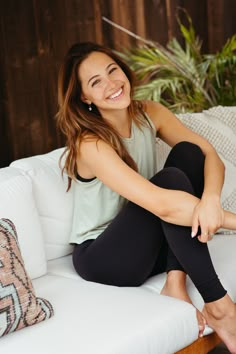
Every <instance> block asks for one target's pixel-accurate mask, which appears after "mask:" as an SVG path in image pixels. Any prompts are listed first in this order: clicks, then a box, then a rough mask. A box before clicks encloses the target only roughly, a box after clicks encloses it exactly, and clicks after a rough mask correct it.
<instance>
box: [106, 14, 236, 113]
mask: <svg viewBox="0 0 236 354" xmlns="http://www.w3.org/2000/svg"><path fill="white" fill-rule="evenodd" d="M185 14H186V18H187V26H184V25H183V23H182V22H181V21H180V19H179V17H177V19H178V23H179V27H180V31H181V34H182V36H183V40H184V45H183V46H182V45H181V44H180V43H179V41H178V40H177V39H176V38H173V39H172V40H170V41H169V43H168V44H167V46H166V47H163V46H162V45H160V44H159V43H156V42H153V41H149V40H146V39H144V38H141V37H139V36H137V35H135V34H132V33H131V32H129V31H128V33H129V35H134V36H135V37H136V39H139V40H140V43H141V44H140V45H137V46H136V47H133V48H130V49H125V50H123V51H122V52H119V53H118V54H119V55H121V56H122V58H123V59H124V60H125V61H126V62H127V63H128V65H129V66H130V67H131V68H132V69H133V70H134V72H135V73H136V76H137V79H138V84H137V87H136V91H135V97H136V98H137V99H150V100H154V101H158V102H161V103H163V104H164V105H165V106H167V107H168V108H169V109H170V110H172V111H174V112H175V113H184V112H186V111H188V112H198V111H202V110H203V109H208V108H209V107H212V106H216V105H223V106H231V105H235V104H236V65H235V64H236V35H234V36H232V37H231V38H229V39H228V40H227V42H226V43H225V45H224V46H223V48H222V49H221V50H220V51H219V52H218V53H216V54H202V52H201V44H202V43H201V41H200V39H199V37H198V36H197V35H196V34H195V30H194V27H193V24H192V20H191V18H190V16H189V15H188V14H187V13H186V12H185ZM113 24H114V23H113ZM119 28H120V29H121V30H125V29H124V28H122V27H120V26H119ZM126 32H127V31H126Z"/></svg>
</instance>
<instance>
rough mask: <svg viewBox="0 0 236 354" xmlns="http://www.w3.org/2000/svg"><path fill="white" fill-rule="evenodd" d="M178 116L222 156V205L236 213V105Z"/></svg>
mask: <svg viewBox="0 0 236 354" xmlns="http://www.w3.org/2000/svg"><path fill="white" fill-rule="evenodd" d="M178 118H179V119H180V120H181V121H182V123H184V124H185V125H186V126H187V127H188V128H190V129H191V130H193V131H194V132H196V133H198V134H199V135H201V136H203V137H204V138H206V139H207V140H208V141H209V142H210V143H211V144H212V145H213V146H214V148H215V149H216V151H217V152H218V154H219V156H220V157H221V158H222V160H223V162H224V164H225V167H226V171H225V183H224V187H223V190H222V198H221V201H222V206H223V208H224V209H225V210H230V211H232V212H234V213H236V184H235V176H236V107H222V106H217V107H213V108H211V109H208V110H206V111H203V112H201V113H187V114H179V115H178Z"/></svg>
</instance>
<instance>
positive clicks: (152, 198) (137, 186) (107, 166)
mask: <svg viewBox="0 0 236 354" xmlns="http://www.w3.org/2000/svg"><path fill="white" fill-rule="evenodd" d="M80 159H81V160H82V161H83V164H84V165H86V168H87V171H89V174H90V176H96V177H97V178H98V179H100V180H101V181H102V182H103V183H104V184H105V185H107V186H108V187H109V188H111V189H112V190H114V191H115V192H117V193H118V194H120V195H122V196H123V197H124V198H126V199H128V200H130V201H132V202H134V203H136V204H138V205H140V206H141V207H143V208H145V209H147V210H149V211H150V212H152V213H153V214H155V215H157V216H159V217H160V218H161V219H163V220H165V221H167V222H169V223H173V224H177V225H183V226H191V224H192V218H193V213H194V209H195V207H196V205H197V204H198V203H199V199H198V198H196V197H194V196H192V195H191V194H188V193H186V192H182V191H176V190H168V189H164V188H160V187H157V186H155V185H154V184H153V183H151V182H150V181H148V180H147V179H145V178H144V177H142V176H141V175H139V174H138V173H137V172H135V171H134V170H132V169H131V168H130V167H129V166H127V164H126V163H125V162H123V161H122V159H121V158H120V157H119V156H118V155H117V153H116V152H115V151H114V150H113V149H112V148H111V147H110V146H109V145H108V144H106V143H105V142H103V141H101V140H99V141H87V142H86V141H85V142H82V143H81V147H80ZM222 213H223V211H222ZM226 219H227V216H226ZM233 223H235V228H236V215H235V218H234V219H233ZM220 226H221V227H222V226H223V227H227V224H225V223H223V224H221V225H220ZM231 226H232V222H231Z"/></svg>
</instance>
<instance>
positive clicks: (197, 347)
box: [175, 333, 221, 354]
mask: <svg viewBox="0 0 236 354" xmlns="http://www.w3.org/2000/svg"><path fill="white" fill-rule="evenodd" d="M219 343H221V339H220V338H219V337H218V335H217V334H216V333H211V334H209V335H208V336H204V337H202V338H198V340H196V341H195V342H193V343H192V344H191V345H189V346H187V347H186V348H184V349H181V350H179V351H178V352H176V353H175V354H193V353H196V354H206V353H208V352H209V351H210V350H212V349H213V348H215V347H216V346H217V345H218V344H219Z"/></svg>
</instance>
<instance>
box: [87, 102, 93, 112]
mask: <svg viewBox="0 0 236 354" xmlns="http://www.w3.org/2000/svg"><path fill="white" fill-rule="evenodd" d="M88 110H89V112H91V111H92V110H93V109H92V106H91V104H89V105H88Z"/></svg>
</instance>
